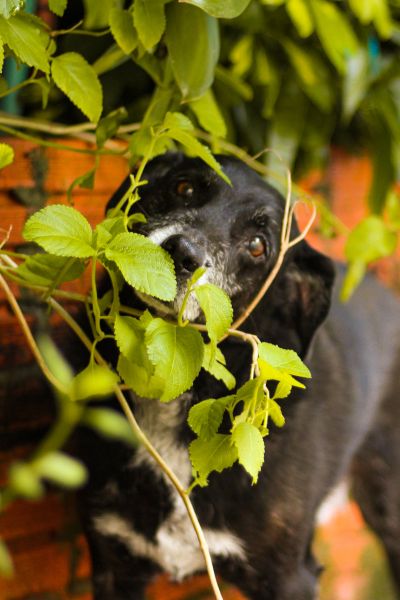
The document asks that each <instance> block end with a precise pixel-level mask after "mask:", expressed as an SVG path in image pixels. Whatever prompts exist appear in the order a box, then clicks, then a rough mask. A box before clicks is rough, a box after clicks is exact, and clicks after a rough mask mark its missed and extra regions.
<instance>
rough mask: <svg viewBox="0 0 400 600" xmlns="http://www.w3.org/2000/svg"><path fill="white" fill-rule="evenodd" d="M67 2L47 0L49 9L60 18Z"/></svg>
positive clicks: (64, 0) (63, 0)
mask: <svg viewBox="0 0 400 600" xmlns="http://www.w3.org/2000/svg"><path fill="white" fill-rule="evenodd" d="M67 3H68V0H49V8H50V10H51V12H53V13H54V14H55V15H57V16H58V17H62V16H63V14H64V12H65V9H66V8H67Z"/></svg>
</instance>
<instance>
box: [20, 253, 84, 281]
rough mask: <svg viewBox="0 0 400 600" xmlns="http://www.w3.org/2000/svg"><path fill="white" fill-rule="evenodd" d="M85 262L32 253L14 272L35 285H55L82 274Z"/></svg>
mask: <svg viewBox="0 0 400 600" xmlns="http://www.w3.org/2000/svg"><path fill="white" fill-rule="evenodd" d="M85 267H86V265H85V263H84V262H83V261H82V260H79V259H75V260H74V259H71V258H68V257H67V258H66V257H64V256H54V255H52V254H34V255H33V256H30V257H29V258H27V259H26V261H25V262H24V263H22V264H21V265H19V266H18V268H17V270H16V274H17V275H18V276H19V277H22V278H23V279H25V280H26V281H30V282H31V283H34V284H36V285H45V286H50V285H52V284H54V282H57V286H58V285H59V284H60V283H63V282H64V281H72V280H73V279H77V278H78V277H80V276H81V275H82V273H83V272H84V270H85Z"/></svg>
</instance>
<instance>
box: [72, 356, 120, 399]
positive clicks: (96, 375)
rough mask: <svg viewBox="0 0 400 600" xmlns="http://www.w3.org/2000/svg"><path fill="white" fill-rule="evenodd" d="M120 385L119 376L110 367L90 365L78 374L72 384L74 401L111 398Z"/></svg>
mask: <svg viewBox="0 0 400 600" xmlns="http://www.w3.org/2000/svg"><path fill="white" fill-rule="evenodd" d="M117 383H118V375H117V374H116V373H113V371H111V370H110V369H109V368H108V367H105V366H100V365H89V366H88V367H86V369H84V370H83V371H81V372H80V373H78V375H76V376H75V377H74V379H73V380H72V382H71V388H72V389H71V396H72V399H73V400H86V399H87V398H93V397H99V396H110V394H112V392H113V389H114V387H115V386H116V384H117Z"/></svg>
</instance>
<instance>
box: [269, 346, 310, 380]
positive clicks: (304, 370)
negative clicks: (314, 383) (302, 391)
mask: <svg viewBox="0 0 400 600" xmlns="http://www.w3.org/2000/svg"><path fill="white" fill-rule="evenodd" d="M258 352H259V357H260V358H261V359H262V360H263V361H265V362H266V363H268V364H269V365H271V366H272V367H274V368H275V369H278V370H279V371H281V372H283V373H288V374H289V375H293V376H294V377H305V378H309V377H311V373H310V370H309V368H308V367H307V366H306V365H305V364H304V363H303V361H302V360H301V358H300V357H299V356H298V355H297V354H296V352H295V351H294V350H285V349H283V348H280V347H279V346H275V344H268V343H267V342H262V343H261V344H259V346H258Z"/></svg>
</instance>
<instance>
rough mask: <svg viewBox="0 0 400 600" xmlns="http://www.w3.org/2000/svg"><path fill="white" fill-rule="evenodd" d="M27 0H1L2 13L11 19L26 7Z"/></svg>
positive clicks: (0, 10) (0, 9)
mask: <svg viewBox="0 0 400 600" xmlns="http://www.w3.org/2000/svg"><path fill="white" fill-rule="evenodd" d="M24 4H25V0H0V15H2V16H3V17H5V18H6V19H9V18H10V17H12V16H13V15H15V13H17V12H18V11H19V10H21V9H22V8H23V7H24Z"/></svg>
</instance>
